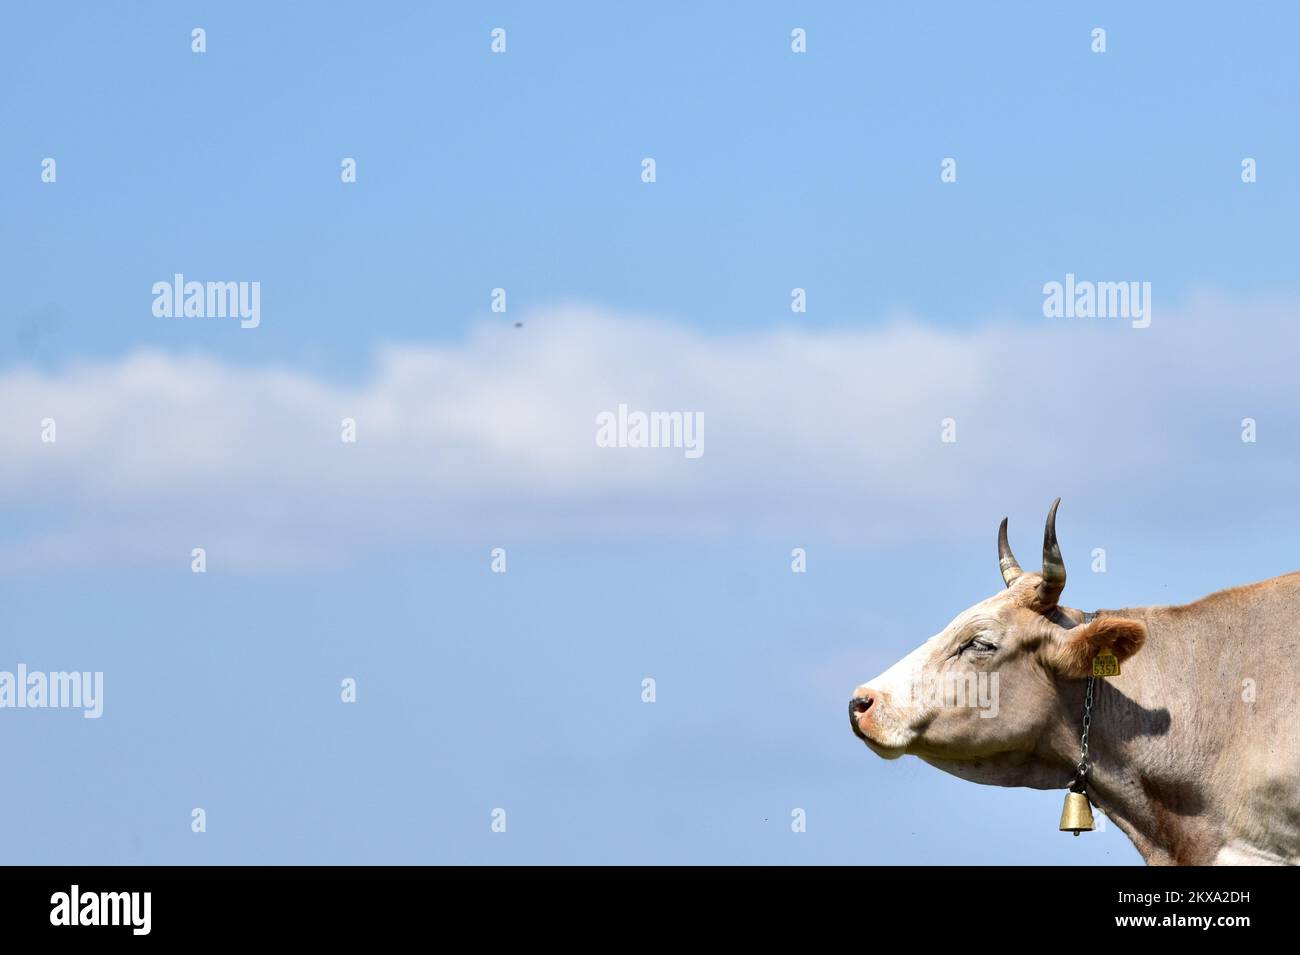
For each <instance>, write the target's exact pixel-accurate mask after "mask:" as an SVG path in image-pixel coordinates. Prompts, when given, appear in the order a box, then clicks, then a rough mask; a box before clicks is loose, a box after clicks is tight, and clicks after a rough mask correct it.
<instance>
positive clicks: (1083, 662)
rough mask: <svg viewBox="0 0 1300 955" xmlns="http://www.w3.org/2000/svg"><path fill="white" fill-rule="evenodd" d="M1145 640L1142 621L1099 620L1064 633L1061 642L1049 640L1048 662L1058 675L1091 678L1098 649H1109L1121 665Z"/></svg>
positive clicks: (1110, 618)
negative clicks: (1049, 654)
mask: <svg viewBox="0 0 1300 955" xmlns="http://www.w3.org/2000/svg"><path fill="white" fill-rule="evenodd" d="M1146 639H1147V628H1146V624H1144V623H1143V622H1142V621H1140V620H1125V619H1123V618H1120V617H1102V618H1101V619H1099V620H1094V621H1092V623H1085V624H1084V625H1083V626H1080V627H1075V628H1074V629H1072V630H1067V631H1066V632H1065V636H1064V638H1063V639H1060V640H1055V641H1053V642H1052V649H1051V651H1050V653H1051V659H1052V663H1053V665H1054V666H1055V667H1056V669H1057V671H1058V672H1059V673H1060V674H1061V675H1062V676H1067V677H1076V678H1082V677H1086V676H1091V675H1092V661H1093V658H1094V657H1096V656H1097V654H1099V653H1101V651H1102V650H1109V651H1110V652H1111V653H1113V654H1115V656H1116V658H1117V659H1118V660H1119V661H1120V662H1121V663H1123V662H1124V661H1125V660H1127V659H1128V658H1129V657H1131V656H1133V654H1135V653H1137V652H1138V651H1139V650H1140V649H1142V644H1143V643H1145V642H1146Z"/></svg>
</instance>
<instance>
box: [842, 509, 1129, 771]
mask: <svg viewBox="0 0 1300 955" xmlns="http://www.w3.org/2000/svg"><path fill="white" fill-rule="evenodd" d="M1060 503H1061V502H1060V499H1059V498H1058V499H1057V501H1056V502H1055V503H1054V504H1053V505H1052V509H1051V511H1050V512H1049V513H1048V515H1047V529H1046V531H1045V533H1044V535H1043V570H1042V572H1041V573H1037V574H1035V573H1026V572H1025V571H1023V570H1021V569H1020V565H1019V564H1018V563H1017V562H1016V558H1015V556H1014V555H1013V554H1012V553H1011V546H1010V544H1009V543H1008V542H1007V522H1006V520H1005V519H1003V521H1002V527H1001V529H1000V530H999V532H998V560H999V563H1000V565H1001V568H1002V579H1003V581H1005V583H1006V589H1005V590H1003V591H1001V592H999V593H997V594H995V595H994V596H992V597H989V598H988V599H987V600H984V601H982V602H980V603H977V604H976V605H975V606H973V607H971V608H970V609H968V610H965V611H963V612H962V613H960V614H958V615H957V617H956V619H954V620H953V621H952V623H950V624H948V626H946V627H944V628H943V630H941V631H940V632H939V633H937V634H936V635H935V636H933V637H931V638H930V639H929V640H927V641H926V642H925V643H923V644H921V646H919V647H917V648H916V649H915V650H913V651H912V652H911V653H909V654H908V655H907V656H905V657H904V658H903V659H901V660H899V661H898V662H897V663H895V664H894V665H893V666H892V667H890V668H889V669H888V670H886V671H885V672H884V673H882V674H881V675H880V676H878V677H876V678H875V679H874V680H868V681H867V682H866V683H864V684H862V685H861V686H859V687H858V688H857V690H856V691H855V692H854V694H853V698H852V699H851V700H850V701H849V722H850V723H851V724H852V727H853V732H854V734H856V735H857V736H858V737H859V738H860V739H861V740H862V741H863V742H865V743H866V744H867V746H869V747H870V748H871V749H872V750H873V751H874V752H875V753H877V754H878V755H880V756H883V757H885V758H886V759H896V758H897V757H899V756H902V755H904V754H911V755H915V756H920V757H921V758H922V759H924V760H926V761H927V762H929V763H932V764H934V765H936V766H938V767H939V768H941V769H944V770H947V771H948V772H951V773H954V774H956V775H958V776H962V777H964V778H968V779H973V780H975V781H977V782H988V783H995V784H999V785H1031V786H1033V785H1038V786H1056V785H1060V784H1061V781H1060V779H1059V778H1056V777H1057V776H1059V770H1058V769H1057V768H1056V767H1051V770H1050V774H1051V775H1052V777H1053V778H1051V779H1048V778H1045V777H1044V776H1043V775H1042V774H1043V773H1047V772H1048V771H1049V770H1048V769H1047V768H1045V767H1043V766H1040V765H1036V763H1037V761H1036V760H1035V758H1034V757H1035V754H1036V752H1037V751H1038V747H1039V744H1040V742H1041V740H1042V739H1043V737H1044V735H1045V733H1046V732H1047V730H1048V728H1049V726H1050V725H1051V723H1052V721H1053V719H1054V718H1055V717H1056V716H1057V715H1058V714H1059V712H1060V708H1061V704H1060V700H1059V689H1060V687H1061V685H1062V683H1063V681H1077V680H1079V679H1081V678H1083V677H1087V676H1089V675H1091V673H1092V661H1093V658H1094V657H1095V656H1096V655H1097V654H1098V653H1100V652H1101V651H1102V650H1109V651H1111V652H1112V653H1114V654H1115V656H1116V657H1118V658H1119V659H1120V660H1121V661H1123V660H1124V659H1126V658H1128V657H1130V656H1132V655H1133V654H1134V653H1136V652H1137V651H1138V649H1139V648H1140V647H1141V646H1142V642H1143V641H1144V640H1145V639H1146V627H1145V626H1144V625H1143V624H1142V623H1141V622H1140V621H1136V620H1126V619H1120V618H1115V617H1103V618H1100V619H1096V620H1088V619H1087V618H1086V616H1085V614H1083V613H1081V612H1080V611H1078V610H1073V609H1071V608H1068V607H1063V606H1061V605H1060V604H1059V602H1058V600H1059V598H1060V596H1061V591H1062V589H1063V588H1064V587H1065V564H1064V562H1063V561H1062V560H1061V549H1060V547H1059V546H1058V544H1057V542H1056V509H1057V506H1058V505H1059V504H1060ZM1035 773H1037V774H1038V776H1037V777H1034V775H1033V774H1035Z"/></svg>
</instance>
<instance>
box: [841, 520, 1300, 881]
mask: <svg viewBox="0 0 1300 955" xmlns="http://www.w3.org/2000/svg"><path fill="white" fill-rule="evenodd" d="M1060 503H1061V502H1060V499H1059V498H1058V499H1057V500H1056V502H1055V503H1054V504H1053V505H1052V507H1051V510H1050V512H1049V513H1048V516H1047V526H1046V530H1045V532H1044V535H1043V569H1042V571H1041V572H1040V573H1033V572H1026V571H1024V570H1021V568H1020V564H1019V563H1018V562H1017V561H1016V558H1015V556H1014V555H1013V554H1012V552H1011V546H1010V544H1009V542H1008V538H1007V521H1006V519H1005V518H1004V519H1003V521H1002V526H1001V528H1000V529H999V531H998V562H999V565H1000V567H1001V571H1002V580H1003V582H1004V584H1005V589H1004V590H1002V591H1000V592H999V593H997V594H995V595H994V596H992V597H989V598H988V599H987V600H984V601H982V602H980V603H977V604H975V606H973V607H971V608H969V609H968V610H965V611H963V612H962V613H960V614H958V615H957V617H956V618H955V619H954V620H953V621H952V622H951V623H950V624H948V626H946V627H944V628H943V630H941V631H939V633H938V634H936V635H935V636H933V637H931V638H930V639H929V640H927V641H926V642H924V643H923V644H921V646H919V647H917V648H916V649H915V650H913V651H912V652H911V653H909V654H908V655H907V656H905V657H903V659H901V660H899V661H898V662H897V663H895V664H894V665H893V666H892V667H890V668H889V669H888V670H886V671H885V672H884V673H882V674H881V675H880V676H878V677H876V678H875V679H874V680H868V681H867V682H866V683H863V684H862V685H860V686H859V687H858V688H857V689H856V690H855V691H854V692H853V695H852V698H851V699H850V701H849V722H850V724H851V726H852V729H853V733H854V735H856V736H857V737H858V738H859V739H860V740H862V742H864V743H865V744H866V745H867V747H868V748H870V749H871V750H872V751H873V752H874V753H876V754H877V755H879V756H882V757H884V758H885V759H897V758H898V757H900V756H903V755H911V756H919V757H920V758H921V759H923V760H924V761H925V762H927V763H929V764H931V765H932V766H936V767H938V768H939V769H942V770H944V771H945V772H949V773H952V774H953V775H955V776H958V777H961V778H962V779H966V780H970V781H973V782H977V783H983V784H985V785H993V786H1027V787H1031V788H1034V789H1065V788H1073V789H1074V791H1076V792H1077V791H1081V790H1086V793H1087V795H1088V797H1089V799H1090V800H1091V801H1092V803H1093V805H1095V806H1097V807H1099V808H1100V809H1101V810H1102V811H1103V812H1105V814H1106V816H1107V817H1108V818H1109V819H1110V820H1112V821H1113V822H1114V823H1115V824H1116V825H1117V826H1118V827H1119V828H1120V829H1121V830H1123V832H1124V833H1125V835H1127V836H1128V837H1129V839H1131V840H1132V841H1133V844H1134V846H1135V847H1136V848H1137V850H1138V852H1139V853H1140V854H1141V855H1142V858H1143V859H1144V860H1145V861H1146V863H1147V864H1148V865H1233V864H1237V865H1244V864H1273V865H1278V864H1288V865H1295V864H1300V663H1298V661H1300V573H1292V574H1286V575H1284V576H1281V577H1274V578H1272V579H1271V580H1265V581H1263V582H1261V583H1256V584H1250V585H1248V586H1245V587H1234V588H1231V589H1228V590H1223V591H1219V592H1218V593H1214V594H1211V595H1210V596H1208V597H1204V598H1202V599H1201V600H1198V601H1196V602H1195V603H1190V604H1186V605H1184V606H1149V607H1133V608H1129V609H1127V610H1098V611H1094V612H1091V613H1085V612H1084V611H1081V610H1077V609H1075V608H1073V607H1067V606H1065V605H1063V604H1061V603H1060V596H1061V592H1062V590H1063V589H1064V587H1065V564H1064V562H1063V561H1062V559H1061V550H1060V546H1059V545H1058V543H1057V539H1056V511H1057V508H1058V507H1059V506H1060ZM1105 654H1109V656H1103V657H1102V659H1103V660H1105V661H1106V663H1107V664H1112V665H1115V666H1117V667H1118V669H1119V671H1120V672H1119V675H1117V676H1105V677H1101V676H1099V677H1097V678H1095V679H1093V680H1091V681H1090V680H1089V679H1088V678H1089V677H1090V676H1092V675H1093V672H1094V669H1093V664H1094V659H1095V658H1097V657H1098V656H1099V655H1105ZM1110 657H1113V658H1114V660H1113V661H1112V660H1111V659H1110ZM1090 685H1091V686H1092V689H1093V705H1092V709H1091V720H1090V727H1089V734H1088V754H1087V757H1086V759H1085V758H1084V757H1083V755H1082V745H1081V743H1082V740H1081V736H1082V731H1083V721H1084V710H1085V702H1086V695H1087V689H1088V687H1089V686H1090ZM1081 770H1082V772H1081Z"/></svg>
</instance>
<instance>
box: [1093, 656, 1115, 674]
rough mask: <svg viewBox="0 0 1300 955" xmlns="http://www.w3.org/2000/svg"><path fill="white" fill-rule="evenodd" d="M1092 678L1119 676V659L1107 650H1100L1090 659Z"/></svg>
mask: <svg viewBox="0 0 1300 955" xmlns="http://www.w3.org/2000/svg"><path fill="white" fill-rule="evenodd" d="M1092 675H1093V676H1119V659H1118V658H1117V657H1116V656H1115V654H1113V653H1111V652H1110V651H1109V650H1102V651H1101V653H1099V654H1097V655H1096V656H1095V657H1093V658H1092Z"/></svg>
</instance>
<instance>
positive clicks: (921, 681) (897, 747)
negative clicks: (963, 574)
mask: <svg viewBox="0 0 1300 955" xmlns="http://www.w3.org/2000/svg"><path fill="white" fill-rule="evenodd" d="M1005 599H1006V597H1005V595H1004V594H998V595H996V596H994V597H991V598H989V599H988V600H985V601H982V602H980V603H978V604H976V605H975V606H974V607H971V608H969V609H968V610H965V611H963V612H962V613H960V614H958V615H957V617H956V619H954V620H953V621H952V623H950V624H948V626H946V627H944V628H943V630H941V631H940V632H939V633H937V634H935V635H934V636H933V637H930V638H929V639H928V640H926V641H925V642H924V643H923V644H921V645H920V646H919V647H917V648H916V649H915V650H913V651H912V652H911V653H909V654H907V656H905V657H903V658H902V659H901V660H899V661H898V662H897V663H895V664H894V665H893V666H891V667H890V668H889V669H888V670H886V671H885V672H884V673H882V674H880V675H879V676H877V677H876V678H875V679H872V680H868V681H867V682H866V683H863V684H861V685H860V686H859V687H858V688H857V690H855V691H854V696H855V697H858V698H863V697H867V696H870V697H872V699H873V701H874V702H873V704H872V707H871V709H870V710H868V711H866V712H864V713H863V714H861V715H860V716H859V717H858V718H857V725H858V729H859V730H861V731H862V732H863V733H864V734H865V735H866V736H867V737H868V738H869V739H870V740H871V742H872V743H875V744H876V745H877V747H879V748H881V749H885V750H891V751H897V752H898V753H901V751H902V750H903V749H905V748H906V747H907V746H908V745H909V744H910V743H911V742H912V741H913V740H914V739H915V738H916V731H915V730H914V729H912V727H914V726H918V725H920V724H922V723H923V722H924V721H925V720H926V719H927V718H928V717H930V716H932V715H933V714H932V708H933V707H934V706H935V705H936V702H935V701H934V700H931V699H929V698H928V696H927V694H926V693H925V692H924V688H925V685H926V676H927V673H929V674H931V675H933V673H932V671H933V670H935V669H936V668H937V667H938V666H939V665H940V664H941V663H942V662H943V661H944V660H945V659H947V656H948V650H949V648H950V647H951V645H952V643H953V640H954V639H955V637H956V636H957V634H958V633H961V632H962V631H964V630H967V629H970V628H972V627H973V626H974V627H981V628H983V626H987V628H988V629H995V628H998V627H999V626H1000V624H999V623H998V622H997V613H996V610H997V605H999V604H1000V603H1001V602H1002V601H1004V600H1005ZM891 755H897V753H892V754H891Z"/></svg>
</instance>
